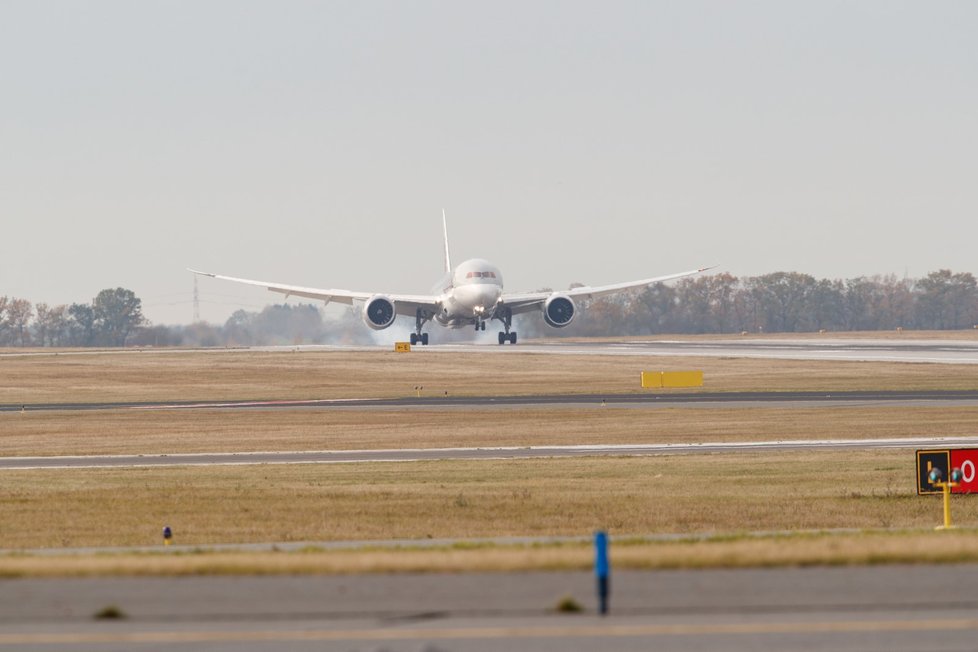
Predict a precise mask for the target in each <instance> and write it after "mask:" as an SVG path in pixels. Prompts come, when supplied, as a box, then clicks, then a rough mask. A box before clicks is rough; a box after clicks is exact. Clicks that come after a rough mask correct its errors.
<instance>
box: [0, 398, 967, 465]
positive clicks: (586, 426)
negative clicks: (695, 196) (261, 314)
mask: <svg viewBox="0 0 978 652" xmlns="http://www.w3.org/2000/svg"><path fill="white" fill-rule="evenodd" d="M0 430H2V433H3V436H2V437H0V455H4V456H36V455H111V454H117V455H121V454H173V453H197V452H256V451H270V450H275V451H301V450H351V449H361V450H362V449H392V448H451V447H488V446H543V445H574V444H663V443H694V442H699V443H704V442H730V441H775V440H782V439H864V438H871V437H923V436H971V435H975V434H976V432H978V408H976V407H967V406H958V407H901V406H887V405H883V406H865V405H851V406H844V407H832V408H826V407H797V406H794V407H787V406H783V405H777V404H774V405H770V406H764V407H695V406H685V407H668V408H634V407H614V406H607V407H601V406H600V404H596V405H594V406H593V407H561V408H530V407H527V408H505V407H504V408H490V409H457V408H453V409H443V410H425V409H408V410H401V411H394V410H387V409H384V410H359V409H345V408H344V409H298V410H192V411H190V410H174V411H170V410H164V411H157V410H153V411H133V410H105V411H101V410H99V411H91V412H87V411H86V412H33V413H32V412H27V413H25V414H21V413H19V412H13V413H0Z"/></svg>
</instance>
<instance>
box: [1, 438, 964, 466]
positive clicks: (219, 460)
mask: <svg viewBox="0 0 978 652" xmlns="http://www.w3.org/2000/svg"><path fill="white" fill-rule="evenodd" d="M951 446H953V447H978V437H913V438H906V439H827V440H800V441H791V440H785V441H766V442H730V443H702V444H619V445H607V446H605V445H581V446H499V447H486V448H398V449H387V450H337V451H299V452H257V453H186V454H172V455H79V456H51V457H0V471H3V470H6V471H13V470H28V469H104V468H124V467H165V466H241V465H255V464H363V463H368V462H424V461H429V462H430V461H436V460H516V459H534V458H538V459H539V458H553V457H593V456H628V457H635V456H647V455H690V454H700V455H705V454H710V453H757V452H772V451H791V450H844V449H850V450H874V449H887V448H905V449H915V448H941V447H951Z"/></svg>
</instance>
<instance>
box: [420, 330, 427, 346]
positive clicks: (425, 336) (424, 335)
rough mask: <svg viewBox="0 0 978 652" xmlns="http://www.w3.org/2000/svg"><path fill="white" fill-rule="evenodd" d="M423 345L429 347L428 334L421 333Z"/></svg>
mask: <svg viewBox="0 0 978 652" xmlns="http://www.w3.org/2000/svg"><path fill="white" fill-rule="evenodd" d="M421 344H422V346H428V334H427V333H421Z"/></svg>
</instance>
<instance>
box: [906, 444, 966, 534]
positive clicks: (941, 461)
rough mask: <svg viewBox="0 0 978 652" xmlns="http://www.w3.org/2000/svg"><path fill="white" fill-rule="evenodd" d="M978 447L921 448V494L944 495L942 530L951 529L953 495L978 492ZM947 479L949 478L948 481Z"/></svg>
mask: <svg viewBox="0 0 978 652" xmlns="http://www.w3.org/2000/svg"><path fill="white" fill-rule="evenodd" d="M976 464H978V449H973V448H959V449H945V450H927V451H917V494H918V495H921V496H923V495H926V494H937V493H939V494H941V495H942V496H943V499H944V501H943V502H944V524H943V525H938V526H937V528H935V529H938V530H950V529H952V528H953V527H954V525H953V524H952V523H951V494H952V493H955V494H970V493H975V492H978V482H975V480H976V477H975V476H976V473H975V467H976ZM944 478H947V480H945V479H944Z"/></svg>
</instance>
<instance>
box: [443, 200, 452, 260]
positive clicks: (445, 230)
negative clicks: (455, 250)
mask: <svg viewBox="0 0 978 652" xmlns="http://www.w3.org/2000/svg"><path fill="white" fill-rule="evenodd" d="M441 228H442V230H443V231H444V232H445V273H446V274H450V273H451V272H452V256H451V254H449V253H448V219H447V218H446V217H445V209H444V208H443V209H441Z"/></svg>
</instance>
